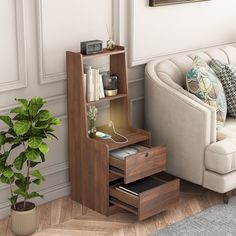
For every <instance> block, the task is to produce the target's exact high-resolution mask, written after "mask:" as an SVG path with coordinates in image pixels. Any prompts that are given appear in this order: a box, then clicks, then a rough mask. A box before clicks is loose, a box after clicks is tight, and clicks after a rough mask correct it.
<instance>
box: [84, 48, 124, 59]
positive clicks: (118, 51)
mask: <svg viewBox="0 0 236 236" xmlns="http://www.w3.org/2000/svg"><path fill="white" fill-rule="evenodd" d="M124 52H125V49H124V47H122V46H116V48H115V49H114V50H108V49H106V48H104V49H103V51H102V52H99V53H96V54H91V55H85V54H81V55H82V58H83V59H92V58H95V57H101V56H109V55H116V54H121V53H124Z"/></svg>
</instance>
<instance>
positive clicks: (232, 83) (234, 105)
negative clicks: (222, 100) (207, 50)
mask: <svg viewBox="0 0 236 236" xmlns="http://www.w3.org/2000/svg"><path fill="white" fill-rule="evenodd" d="M209 65H210V67H211V68H212V69H213V70H214V72H215V73H216V75H217V77H218V78H219V80H220V82H221V83H222V85H223V88H224V91H225V95H226V100H227V115H228V116H232V117H236V99H235V98H236V68H235V67H234V66H232V65H229V64H225V63H223V62H221V61H219V60H215V59H213V60H212V61H211V62H210V64H209Z"/></svg>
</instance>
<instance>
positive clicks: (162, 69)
mask: <svg viewBox="0 0 236 236" xmlns="http://www.w3.org/2000/svg"><path fill="white" fill-rule="evenodd" d="M195 56H199V57H201V58H202V59H203V60H204V61H205V62H207V63H209V62H210V61H211V60H212V59H213V58H214V59H218V60H220V61H222V62H225V63H228V64H231V65H235V66H236V48H235V47H232V46H225V47H222V48H215V49H211V50H208V51H206V52H199V53H194V54H192V55H189V56H178V57H175V58H172V59H168V60H164V61H162V62H160V63H157V64H156V67H155V71H156V74H157V75H158V77H159V78H160V79H161V80H162V81H163V82H164V83H166V84H168V85H169V86H171V87H173V88H175V89H176V88H177V87H182V88H184V89H186V83H185V77H186V73H187V72H188V71H189V70H190V69H191V67H192V64H193V59H194V58H195Z"/></svg>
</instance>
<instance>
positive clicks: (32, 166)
mask: <svg viewBox="0 0 236 236" xmlns="http://www.w3.org/2000/svg"><path fill="white" fill-rule="evenodd" d="M40 163H41V162H34V161H31V162H30V167H31V168H34V167H35V166H37V165H38V164H40Z"/></svg>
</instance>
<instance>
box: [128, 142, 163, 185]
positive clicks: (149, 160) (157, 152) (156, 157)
mask: <svg viewBox="0 0 236 236" xmlns="http://www.w3.org/2000/svg"><path fill="white" fill-rule="evenodd" d="M166 152H167V151H166V146H165V145H162V146H159V147H153V148H150V149H148V150H146V151H143V152H139V153H138V154H136V155H133V156H130V157H127V158H126V159H125V166H124V182H125V183H126V184H127V183H130V182H133V181H135V180H138V179H142V178H144V177H147V176H150V175H153V174H155V173H157V172H160V171H164V170H165V168H166Z"/></svg>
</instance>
